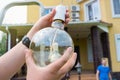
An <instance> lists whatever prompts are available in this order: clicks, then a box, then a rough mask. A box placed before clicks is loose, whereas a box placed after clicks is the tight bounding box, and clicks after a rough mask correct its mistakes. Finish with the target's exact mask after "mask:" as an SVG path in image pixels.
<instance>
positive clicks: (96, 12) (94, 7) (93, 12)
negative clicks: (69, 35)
mask: <svg viewBox="0 0 120 80" xmlns="http://www.w3.org/2000/svg"><path fill="white" fill-rule="evenodd" d="M85 20H86V21H96V20H100V7H99V1H98V0H96V1H94V0H93V1H92V2H91V1H90V2H88V3H86V4H85Z"/></svg>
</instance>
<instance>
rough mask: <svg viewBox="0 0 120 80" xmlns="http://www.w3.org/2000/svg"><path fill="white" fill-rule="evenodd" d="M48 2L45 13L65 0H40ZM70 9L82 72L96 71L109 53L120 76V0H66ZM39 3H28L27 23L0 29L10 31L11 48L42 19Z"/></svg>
mask: <svg viewBox="0 0 120 80" xmlns="http://www.w3.org/2000/svg"><path fill="white" fill-rule="evenodd" d="M38 1H40V2H41V3H42V4H43V5H44V8H45V10H44V12H45V13H44V15H46V14H48V13H49V12H51V10H52V9H53V8H55V6H57V5H58V4H60V3H61V0H38ZM63 4H64V5H66V6H67V7H68V9H69V10H70V16H71V21H70V22H69V24H68V25H66V30H67V32H68V33H69V34H70V35H71V37H72V39H73V41H74V46H75V51H76V52H77V54H78V57H77V60H78V61H79V62H80V63H81V65H82V73H95V72H96V68H97V66H98V65H99V64H100V63H101V58H103V57H106V58H107V60H108V65H109V67H110V68H111V72H112V75H113V78H114V77H115V78H117V80H119V79H120V27H119V26H120V0H64V1H63ZM39 13H40V12H39V6H36V5H35V6H28V7H27V15H28V16H27V22H28V24H26V25H8V26H9V27H8V28H4V27H7V26H6V25H2V26H1V27H0V30H2V31H4V32H6V33H8V34H9V33H10V35H8V37H10V36H11V38H10V40H8V42H10V43H9V44H8V46H9V47H8V48H11V47H13V46H14V45H15V44H16V39H19V40H21V39H22V37H23V36H24V35H25V34H26V33H27V32H28V30H29V29H30V28H31V27H32V24H34V23H35V22H36V21H37V20H38V19H39V16H40V14H39Z"/></svg>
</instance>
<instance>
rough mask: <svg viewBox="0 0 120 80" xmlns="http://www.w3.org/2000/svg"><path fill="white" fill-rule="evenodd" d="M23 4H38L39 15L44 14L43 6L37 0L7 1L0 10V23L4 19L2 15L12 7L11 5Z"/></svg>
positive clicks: (0, 23)
mask: <svg viewBox="0 0 120 80" xmlns="http://www.w3.org/2000/svg"><path fill="white" fill-rule="evenodd" d="M23 5H38V6H40V9H39V11H40V13H39V14H40V17H41V16H43V15H44V6H43V4H42V3H40V2H39V1H35V0H32V1H16V2H12V3H9V4H7V5H6V6H5V7H4V8H3V9H2V10H1V11H0V25H2V22H3V19H4V16H5V14H6V11H7V10H8V9H9V8H11V7H13V6H23Z"/></svg>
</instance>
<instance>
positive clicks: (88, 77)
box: [70, 73, 96, 80]
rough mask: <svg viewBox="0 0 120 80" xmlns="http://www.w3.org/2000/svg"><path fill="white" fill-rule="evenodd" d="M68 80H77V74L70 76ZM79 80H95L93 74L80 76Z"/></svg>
mask: <svg viewBox="0 0 120 80" xmlns="http://www.w3.org/2000/svg"><path fill="white" fill-rule="evenodd" d="M70 80H79V78H78V75H77V74H74V75H71V76H70ZM80 80H96V76H95V74H93V73H91V74H90V73H86V74H81V79H80Z"/></svg>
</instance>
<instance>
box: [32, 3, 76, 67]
mask: <svg viewBox="0 0 120 80" xmlns="http://www.w3.org/2000/svg"><path fill="white" fill-rule="evenodd" d="M61 11H62V12H61ZM65 13H66V8H65V6H63V5H59V6H57V7H56V14H55V17H54V21H53V23H52V27H47V28H44V29H41V30H40V31H38V32H37V33H36V34H35V35H34V36H33V38H32V40H31V43H30V49H32V51H33V58H34V61H35V63H36V64H37V65H38V66H41V67H44V66H47V65H49V64H50V63H52V62H54V61H56V60H57V59H59V58H60V57H61V56H62V55H63V54H64V51H65V50H66V49H67V48H68V47H72V48H74V46H73V41H72V39H71V37H70V35H69V34H68V33H67V32H66V31H64V21H65Z"/></svg>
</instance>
